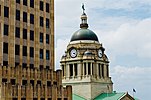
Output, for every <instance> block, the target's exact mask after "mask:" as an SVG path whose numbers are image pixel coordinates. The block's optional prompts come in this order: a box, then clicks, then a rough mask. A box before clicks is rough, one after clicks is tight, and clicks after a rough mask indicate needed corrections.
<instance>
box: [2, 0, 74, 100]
mask: <svg viewBox="0 0 151 100" xmlns="http://www.w3.org/2000/svg"><path fill="white" fill-rule="evenodd" d="M61 73H62V72H61V71H60V70H58V71H54V0H0V100H71V99H72V96H71V92H72V88H71V86H67V87H63V86H62V80H61V79H62V74H61Z"/></svg>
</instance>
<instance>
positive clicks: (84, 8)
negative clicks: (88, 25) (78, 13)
mask: <svg viewBox="0 0 151 100" xmlns="http://www.w3.org/2000/svg"><path fill="white" fill-rule="evenodd" d="M82 10H83V13H84V11H85V8H84V3H82Z"/></svg>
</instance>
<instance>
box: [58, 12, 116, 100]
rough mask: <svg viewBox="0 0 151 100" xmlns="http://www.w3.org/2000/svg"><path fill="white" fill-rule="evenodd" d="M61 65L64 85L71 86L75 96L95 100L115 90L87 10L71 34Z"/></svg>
mask: <svg viewBox="0 0 151 100" xmlns="http://www.w3.org/2000/svg"><path fill="white" fill-rule="evenodd" d="M60 63H61V68H62V74H63V79H62V81H63V85H72V89H73V94H76V95H78V96H81V97H83V98H87V100H92V99H94V98H95V97H96V96H98V95H99V94H101V93H111V92H112V91H113V83H112V81H111V77H110V76H109V60H108V58H107V56H106V54H105V48H104V47H103V45H102V43H100V42H99V40H98V37H97V35H96V34H95V33H94V32H93V31H91V30H89V29H88V24H87V15H86V13H85V12H84V10H83V14H82V15H81V24H80V29H79V30H78V31H76V32H75V33H74V34H73V35H72V37H71V40H70V42H69V44H68V46H67V49H66V51H65V54H64V55H63V56H62V58H61V61H60Z"/></svg>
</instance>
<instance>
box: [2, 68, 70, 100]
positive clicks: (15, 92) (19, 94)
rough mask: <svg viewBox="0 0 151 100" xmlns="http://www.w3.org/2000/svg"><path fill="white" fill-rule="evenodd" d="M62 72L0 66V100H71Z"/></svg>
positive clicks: (68, 87)
mask: <svg viewBox="0 0 151 100" xmlns="http://www.w3.org/2000/svg"><path fill="white" fill-rule="evenodd" d="M61 75H62V71H61V70H57V71H52V70H49V69H30V68H27V69H26V68H24V69H23V68H22V66H17V67H9V66H8V67H6V66H0V78H1V79H0V81H1V84H0V100H71V93H72V88H71V86H67V87H62V77H61Z"/></svg>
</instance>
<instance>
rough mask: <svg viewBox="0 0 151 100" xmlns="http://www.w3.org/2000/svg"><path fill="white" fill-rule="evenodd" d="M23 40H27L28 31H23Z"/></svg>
mask: <svg viewBox="0 0 151 100" xmlns="http://www.w3.org/2000/svg"><path fill="white" fill-rule="evenodd" d="M23 39H27V29H23Z"/></svg>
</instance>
